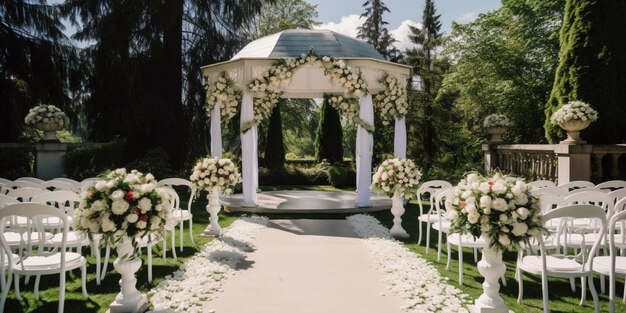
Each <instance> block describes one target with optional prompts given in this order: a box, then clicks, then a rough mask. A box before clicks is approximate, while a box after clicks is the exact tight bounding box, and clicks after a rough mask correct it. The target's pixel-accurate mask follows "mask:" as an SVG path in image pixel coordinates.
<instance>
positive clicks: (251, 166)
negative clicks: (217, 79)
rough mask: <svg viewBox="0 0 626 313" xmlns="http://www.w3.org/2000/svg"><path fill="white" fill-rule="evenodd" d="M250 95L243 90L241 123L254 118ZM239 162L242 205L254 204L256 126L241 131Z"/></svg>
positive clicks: (255, 198) (256, 157) (256, 170)
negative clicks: (241, 180)
mask: <svg viewBox="0 0 626 313" xmlns="http://www.w3.org/2000/svg"><path fill="white" fill-rule="evenodd" d="M252 101H253V100H252V96H251V95H250V93H249V92H248V91H244V93H243V99H242V102H241V120H240V121H241V123H240V126H242V125H243V124H244V123H245V122H249V121H252V120H253V119H254V108H253V102H252ZM241 163H242V176H243V177H242V178H243V183H242V189H243V205H244V206H255V205H256V201H257V194H256V187H257V185H258V183H257V179H258V172H259V169H258V149H257V127H256V125H255V126H253V127H252V128H250V129H249V130H248V131H246V132H245V133H241Z"/></svg>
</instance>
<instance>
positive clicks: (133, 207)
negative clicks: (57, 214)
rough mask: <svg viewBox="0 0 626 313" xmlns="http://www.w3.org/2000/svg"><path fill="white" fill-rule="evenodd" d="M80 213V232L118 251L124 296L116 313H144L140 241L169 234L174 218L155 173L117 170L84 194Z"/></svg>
mask: <svg viewBox="0 0 626 313" xmlns="http://www.w3.org/2000/svg"><path fill="white" fill-rule="evenodd" d="M81 198H82V201H81V205H80V207H79V208H78V210H77V211H76V213H75V221H74V223H75V228H76V230H77V231H79V232H82V233H84V234H86V235H88V236H89V237H90V238H93V236H94V235H98V236H102V239H103V241H104V243H105V244H110V245H113V246H115V247H116V248H117V259H116V260H115V262H113V266H114V267H115V269H116V270H117V271H118V272H119V273H120V274H121V275H122V279H121V280H120V286H121V292H120V293H119V294H118V295H117V297H116V298H115V301H114V302H113V303H112V304H111V306H110V310H111V312H138V311H142V310H143V309H145V308H147V301H146V297H145V295H143V294H141V292H139V290H137V288H136V287H135V283H136V282H137V280H136V278H135V272H137V270H138V269H139V268H140V267H141V259H140V258H139V256H138V251H137V249H135V248H136V246H137V241H138V240H139V239H140V238H142V237H143V236H147V235H149V234H150V233H152V234H156V236H157V237H159V236H163V235H164V231H165V225H166V224H167V223H168V222H169V221H170V220H171V210H172V206H171V203H170V199H169V195H168V194H167V193H166V192H165V191H163V190H162V189H160V188H157V182H156V180H155V179H154V177H153V176H152V174H146V175H144V174H142V173H140V172H138V171H136V170H132V171H131V172H130V173H128V172H127V171H126V169H124V168H120V169H116V170H114V171H111V172H110V173H108V174H107V175H106V176H105V177H103V180H102V181H99V182H97V183H96V184H95V186H93V187H90V188H89V189H87V191H85V192H83V193H82V194H81Z"/></svg>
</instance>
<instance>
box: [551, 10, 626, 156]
mask: <svg viewBox="0 0 626 313" xmlns="http://www.w3.org/2000/svg"><path fill="white" fill-rule="evenodd" d="M625 15H626V1H597V0H567V2H566V5H565V17H564V20H563V25H562V27H561V35H560V40H561V50H560V52H559V59H560V60H559V66H558V68H557V70H556V75H555V79H554V85H553V88H552V93H551V95H550V100H549V101H548V103H547V105H546V109H545V112H546V122H545V125H544V128H545V130H546V138H547V139H548V141H550V142H558V141H559V140H561V139H563V138H564V132H563V131H562V130H561V129H560V128H559V126H556V125H552V124H551V123H550V116H551V115H552V113H553V112H555V111H556V110H558V108H559V107H561V106H562V105H563V104H565V103H567V102H568V101H572V100H582V101H585V102H588V103H589V104H590V105H591V106H592V107H593V108H595V109H596V110H597V111H598V113H599V115H600V117H599V118H600V119H599V121H600V122H599V123H592V124H591V126H590V127H589V129H588V130H585V131H584V132H583V136H585V135H586V136H587V138H588V141H589V142H590V143H594V144H600V143H624V142H625V141H626V128H624V127H620V125H622V124H623V122H624V120H626V106H624V104H625V103H626V93H624V92H623V88H624V86H625V85H626V76H624V73H626V51H625V50H624V43H625V42H626V32H625V31H624V29H626V19H624V16H625Z"/></svg>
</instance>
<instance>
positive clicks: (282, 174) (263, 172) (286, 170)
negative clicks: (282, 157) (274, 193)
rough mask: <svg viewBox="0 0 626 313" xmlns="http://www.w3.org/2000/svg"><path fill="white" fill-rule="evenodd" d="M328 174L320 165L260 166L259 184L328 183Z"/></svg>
mask: <svg viewBox="0 0 626 313" xmlns="http://www.w3.org/2000/svg"><path fill="white" fill-rule="evenodd" d="M328 184H329V182H328V174H327V173H326V171H324V170H323V169H322V168H320V167H315V168H307V169H301V168H295V167H283V168H276V169H273V170H270V169H267V168H264V167H261V168H259V185H261V186H273V185H328Z"/></svg>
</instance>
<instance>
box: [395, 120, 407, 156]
mask: <svg viewBox="0 0 626 313" xmlns="http://www.w3.org/2000/svg"><path fill="white" fill-rule="evenodd" d="M393 154H394V155H395V156H396V157H399V158H406V122H405V120H404V117H401V118H398V117H396V124H395V129H394V132H393Z"/></svg>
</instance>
